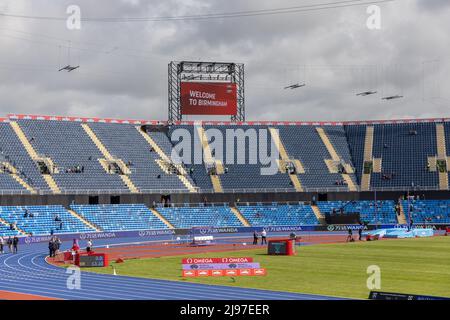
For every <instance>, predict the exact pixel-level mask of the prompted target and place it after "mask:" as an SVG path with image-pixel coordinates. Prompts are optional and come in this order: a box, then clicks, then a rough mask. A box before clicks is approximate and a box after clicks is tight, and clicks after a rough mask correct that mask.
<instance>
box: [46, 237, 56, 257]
mask: <svg viewBox="0 0 450 320" xmlns="http://www.w3.org/2000/svg"><path fill="white" fill-rule="evenodd" d="M48 251H49V256H50V258H53V257H54V256H55V238H54V237H52V238H51V239H50V241H49V242H48Z"/></svg>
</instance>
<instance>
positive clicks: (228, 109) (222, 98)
mask: <svg viewBox="0 0 450 320" xmlns="http://www.w3.org/2000/svg"><path fill="white" fill-rule="evenodd" d="M236 113H237V88H236V84H235V83H212V82H182V83H181V114H186V115H236Z"/></svg>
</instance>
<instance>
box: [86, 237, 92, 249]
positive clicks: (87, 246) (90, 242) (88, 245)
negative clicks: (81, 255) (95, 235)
mask: <svg viewBox="0 0 450 320" xmlns="http://www.w3.org/2000/svg"><path fill="white" fill-rule="evenodd" d="M86 251H87V252H91V251H92V241H91V239H89V240H88V242H87V245H86Z"/></svg>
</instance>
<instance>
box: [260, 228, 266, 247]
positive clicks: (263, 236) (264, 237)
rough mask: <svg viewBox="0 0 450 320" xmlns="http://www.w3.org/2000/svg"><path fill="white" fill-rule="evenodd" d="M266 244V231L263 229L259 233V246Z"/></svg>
mask: <svg viewBox="0 0 450 320" xmlns="http://www.w3.org/2000/svg"><path fill="white" fill-rule="evenodd" d="M264 243H265V244H267V231H266V229H263V230H262V232H261V244H264Z"/></svg>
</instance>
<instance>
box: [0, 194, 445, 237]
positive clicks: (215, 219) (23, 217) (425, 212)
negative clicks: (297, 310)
mask: <svg viewBox="0 0 450 320" xmlns="http://www.w3.org/2000/svg"><path fill="white" fill-rule="evenodd" d="M401 204H402V206H403V211H404V213H405V215H406V218H407V219H406V221H409V219H411V220H413V222H414V223H415V224H417V223H434V224H439V223H447V224H449V223H450V200H410V201H402V202H401ZM395 206H396V202H395V201H390V200H383V201H376V202H375V201H348V202H345V201H319V202H317V207H318V208H319V210H320V212H321V214H322V215H326V214H328V213H333V212H336V213H339V212H340V209H341V208H344V210H343V214H348V213H359V215H360V218H361V221H362V222H365V223H368V224H397V223H398V216H397V213H396V211H395ZM236 208H237V210H238V212H239V213H240V214H241V215H242V217H243V218H244V219H245V220H247V222H248V223H249V224H250V226H300V225H318V224H319V220H318V217H317V216H316V214H315V213H314V211H313V208H312V206H311V205H310V204H307V203H302V202H293V203H239V204H238V205H237V206H236ZM70 209H71V210H72V211H69V210H67V209H66V208H64V207H63V206H58V205H55V206H5V207H0V219H1V221H0V235H2V236H9V235H15V234H33V235H49V234H64V233H86V232H96V230H95V229H94V228H93V227H95V228H97V229H98V230H99V231H107V232H113V231H128V230H130V231H132V230H134V231H136V230H158V229H168V228H170V227H174V228H179V229H185V228H193V227H243V226H244V224H243V222H241V220H240V219H239V217H238V216H236V214H235V212H233V210H232V208H231V207H230V206H229V205H228V204H225V203H223V204H199V205H192V204H191V205H190V204H185V205H183V206H168V207H164V206H162V205H157V207H155V208H154V209H155V210H156V211H157V214H155V213H154V212H152V210H151V209H150V208H148V207H147V206H145V205H144V204H122V205H72V206H71V208H70Z"/></svg>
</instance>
